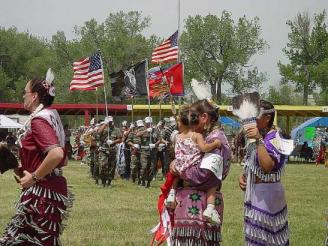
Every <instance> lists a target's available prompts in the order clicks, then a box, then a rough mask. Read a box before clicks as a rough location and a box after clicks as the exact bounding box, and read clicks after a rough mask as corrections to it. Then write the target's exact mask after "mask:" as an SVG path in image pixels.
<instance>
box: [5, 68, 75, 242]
mask: <svg viewBox="0 0 328 246" xmlns="http://www.w3.org/2000/svg"><path fill="white" fill-rule="evenodd" d="M53 80H54V75H53V73H52V72H51V69H49V70H48V73H47V76H46V79H41V80H40V79H32V80H30V81H28V82H27V84H26V86H25V91H24V95H23V99H24V108H25V109H26V110H28V111H30V112H31V115H30V117H29V119H28V120H27V122H26V123H25V125H24V126H23V128H22V130H21V131H20V135H19V137H18V143H19V145H20V159H21V167H19V168H17V169H16V170H15V173H16V174H17V175H18V176H19V177H17V178H16V179H17V181H18V182H19V183H20V185H21V186H22V193H21V194H20V197H19V200H18V202H17V204H16V209H17V212H16V214H15V215H14V217H13V218H12V219H11V221H10V222H9V224H8V225H7V228H6V229H5V233H4V236H3V237H2V238H0V245H59V244H60V240H59V236H60V234H61V232H62V230H63V225H62V219H63V218H67V216H68V211H67V210H68V208H70V207H71V206H72V195H71V193H70V192H69V191H68V189H67V183H66V179H65V178H64V177H63V176H62V167H63V166H64V165H65V164H66V163H67V158H66V154H65V152H64V146H65V134H64V129H63V126H62V123H61V120H60V118H59V115H58V113H57V111H56V110H53V109H49V108H48V107H49V106H51V104H52V102H53V100H54V97H55V87H54V84H53Z"/></svg>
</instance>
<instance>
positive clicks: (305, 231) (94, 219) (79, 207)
mask: <svg viewBox="0 0 328 246" xmlns="http://www.w3.org/2000/svg"><path fill="white" fill-rule="evenodd" d="M241 171H242V168H241V167H239V166H236V165H234V164H233V165H232V168H231V172H230V174H229V176H228V178H227V179H226V180H225V182H224V184H223V194H224V197H225V210H224V222H223V245H243V233H242V220H243V217H242V216H243V209H242V204H243V193H242V192H241V191H240V189H239V187H238V183H237V176H238V174H239V173H240V172H241ZM65 176H66V177H67V178H68V181H69V184H70V185H71V186H72V188H73V192H74V193H75V199H76V200H75V204H74V207H73V209H72V212H71V216H70V218H69V220H68V221H67V224H68V227H67V228H66V230H65V231H64V233H63V235H62V243H63V245H74V246H76V245H92V246H96V245H138V246H139V245H149V242H150V239H151V237H150V235H149V229H151V228H152V227H153V226H154V225H156V224H157V222H158V216H157V213H156V202H157V197H158V194H159V186H160V184H161V182H162V181H155V182H153V185H152V187H151V188H150V189H145V188H139V187H137V186H135V185H133V184H131V183H129V182H127V181H123V180H120V179H117V180H115V182H114V185H113V187H112V188H102V187H101V186H96V185H95V184H94V183H93V181H92V180H91V179H90V178H89V174H88V167H87V166H85V165H82V166H81V165H80V164H79V163H78V162H70V164H69V166H68V167H67V168H66V169H65ZM283 183H284V185H285V188H286V193H287V202H288V210H289V224H290V230H291V245H297V246H300V245H309V246H312V245H314V246H316V245H323V242H324V239H325V237H326V213H327V209H328V169H325V168H324V167H323V166H322V165H321V166H319V167H315V166H314V165H313V164H307V165H304V164H290V165H288V166H287V169H286V173H285V176H284V179H283ZM0 190H1V193H0V232H2V231H3V229H4V227H5V225H6V224H7V223H8V221H9V219H10V217H11V216H12V215H13V214H14V208H13V203H14V202H15V201H16V199H17V197H18V194H19V186H18V185H17V184H16V183H15V181H14V179H13V177H12V174H11V173H10V172H8V173H6V174H5V175H2V176H0Z"/></svg>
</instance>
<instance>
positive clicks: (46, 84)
mask: <svg viewBox="0 0 328 246" xmlns="http://www.w3.org/2000/svg"><path fill="white" fill-rule="evenodd" d="M54 80H55V75H54V73H53V72H52V69H51V68H49V69H48V71H47V75H46V79H45V80H44V81H43V83H42V85H43V86H44V87H45V88H46V89H47V90H48V93H49V95H50V96H52V97H54V96H55V95H56V93H55V86H54V84H53V81H54Z"/></svg>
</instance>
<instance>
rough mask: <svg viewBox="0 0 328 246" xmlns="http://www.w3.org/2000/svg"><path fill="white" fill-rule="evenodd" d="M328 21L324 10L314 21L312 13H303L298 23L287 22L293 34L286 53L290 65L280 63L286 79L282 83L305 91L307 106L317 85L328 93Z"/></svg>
mask: <svg viewBox="0 0 328 246" xmlns="http://www.w3.org/2000/svg"><path fill="white" fill-rule="evenodd" d="M325 18H326V12H325V11H323V12H322V13H319V14H315V15H314V19H313V20H311V18H310V17H309V15H308V13H303V14H301V13H299V14H298V15H297V17H296V18H295V20H293V21H291V20H289V21H287V25H288V26H289V27H290V29H291V32H290V33H289V34H288V39H289V42H288V44H287V46H286V47H285V48H284V49H283V51H284V53H285V54H286V55H287V57H288V58H289V60H290V63H289V64H282V63H281V62H279V63H278V66H279V69H280V73H281V75H282V76H283V79H282V82H292V83H294V84H295V85H296V89H297V91H302V94H303V105H307V104H308V96H309V94H310V93H312V92H313V90H314V89H315V88H316V87H317V86H319V87H321V89H323V90H326V89H325V88H326V87H327V85H328V84H327V83H328V82H327V81H328V76H327V75H328V74H327V68H328V60H327V59H328V32H327V26H326V24H325ZM312 26H313V27H312ZM325 93H327V91H326V92H325Z"/></svg>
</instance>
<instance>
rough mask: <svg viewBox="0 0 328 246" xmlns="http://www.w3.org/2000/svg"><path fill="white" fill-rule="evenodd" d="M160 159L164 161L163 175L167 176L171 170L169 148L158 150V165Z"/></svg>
mask: <svg viewBox="0 0 328 246" xmlns="http://www.w3.org/2000/svg"><path fill="white" fill-rule="evenodd" d="M158 160H160V161H161V163H162V173H163V177H165V175H166V173H167V172H168V171H169V160H168V151H167V149H163V150H162V151H157V155H156V162H155V163H156V165H157V162H158Z"/></svg>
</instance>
